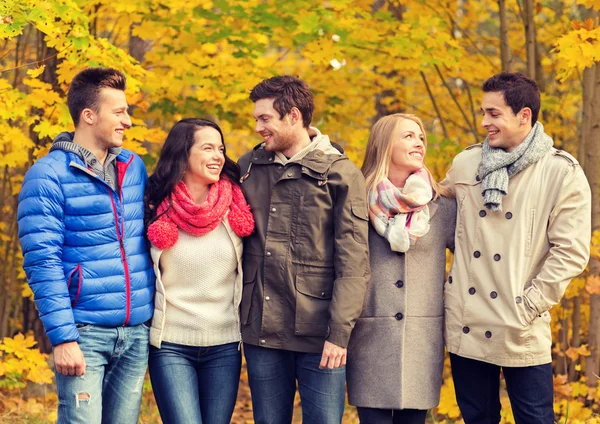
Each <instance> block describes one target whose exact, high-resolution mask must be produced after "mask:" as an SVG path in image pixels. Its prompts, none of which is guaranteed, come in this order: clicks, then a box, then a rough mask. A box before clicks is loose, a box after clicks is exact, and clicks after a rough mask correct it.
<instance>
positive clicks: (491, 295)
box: [490, 291, 498, 299]
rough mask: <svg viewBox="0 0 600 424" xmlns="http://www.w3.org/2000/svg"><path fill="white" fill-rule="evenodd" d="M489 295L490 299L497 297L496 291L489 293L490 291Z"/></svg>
mask: <svg viewBox="0 0 600 424" xmlns="http://www.w3.org/2000/svg"><path fill="white" fill-rule="evenodd" d="M490 297H491V298H492V299H495V298H497V297H498V293H496V292H495V291H493V292H491V293H490Z"/></svg>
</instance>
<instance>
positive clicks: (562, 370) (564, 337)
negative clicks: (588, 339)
mask: <svg viewBox="0 0 600 424" xmlns="http://www.w3.org/2000/svg"><path fill="white" fill-rule="evenodd" d="M560 306H561V308H562V316H561V318H560V330H558V345H559V347H560V352H559V356H558V357H557V358H556V365H555V367H554V373H555V374H566V373H567V369H568V367H567V355H565V352H566V351H567V349H569V309H568V308H569V300H568V299H566V298H564V297H563V299H562V300H561V302H560Z"/></svg>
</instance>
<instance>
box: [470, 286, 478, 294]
mask: <svg viewBox="0 0 600 424" xmlns="http://www.w3.org/2000/svg"><path fill="white" fill-rule="evenodd" d="M476 291H477V290H475V287H471V288H470V289H469V294H475V292H476Z"/></svg>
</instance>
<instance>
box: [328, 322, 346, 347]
mask: <svg viewBox="0 0 600 424" xmlns="http://www.w3.org/2000/svg"><path fill="white" fill-rule="evenodd" d="M351 331H352V330H350V329H348V328H347V327H344V326H341V325H336V324H331V323H330V324H329V327H328V331H327V333H328V334H327V337H326V338H325V340H327V341H328V342H329V343H333V344H334V345H336V346H339V347H343V348H344V349H345V348H347V347H348V342H349V341H350V333H351Z"/></svg>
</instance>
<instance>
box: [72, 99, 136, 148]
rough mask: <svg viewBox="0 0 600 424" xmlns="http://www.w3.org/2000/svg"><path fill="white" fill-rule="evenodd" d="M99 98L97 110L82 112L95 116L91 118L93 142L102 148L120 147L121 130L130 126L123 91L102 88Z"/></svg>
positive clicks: (121, 141) (121, 142)
mask: <svg viewBox="0 0 600 424" xmlns="http://www.w3.org/2000/svg"><path fill="white" fill-rule="evenodd" d="M99 99H100V100H99V102H98V111H97V112H94V111H93V110H91V109H86V110H85V111H84V112H83V113H88V114H91V116H92V118H94V117H95V119H92V120H91V123H92V124H91V130H92V136H93V138H94V144H95V145H96V146H97V147H98V148H100V149H103V150H106V149H109V148H111V147H121V145H122V144H123V131H124V130H125V129H127V128H129V127H131V119H130V118H129V114H128V113H127V109H128V107H129V106H128V105H127V100H126V98H125V92H124V91H122V90H117V89H115V88H102V89H100V96H99Z"/></svg>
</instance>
